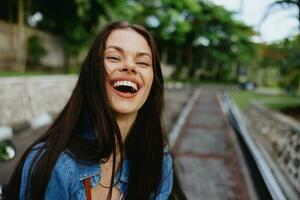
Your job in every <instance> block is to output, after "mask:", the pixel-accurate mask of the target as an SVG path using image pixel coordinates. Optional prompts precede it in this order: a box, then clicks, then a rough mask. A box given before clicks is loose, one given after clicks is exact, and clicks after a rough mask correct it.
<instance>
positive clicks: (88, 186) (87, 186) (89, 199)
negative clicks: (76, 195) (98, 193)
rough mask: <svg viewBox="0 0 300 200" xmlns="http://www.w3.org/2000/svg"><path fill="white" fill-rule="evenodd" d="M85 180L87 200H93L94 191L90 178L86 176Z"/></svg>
mask: <svg viewBox="0 0 300 200" xmlns="http://www.w3.org/2000/svg"><path fill="white" fill-rule="evenodd" d="M83 181H84V189H85V195H86V200H92V191H91V185H90V178H89V177H88V178H86V179H84V180H83Z"/></svg>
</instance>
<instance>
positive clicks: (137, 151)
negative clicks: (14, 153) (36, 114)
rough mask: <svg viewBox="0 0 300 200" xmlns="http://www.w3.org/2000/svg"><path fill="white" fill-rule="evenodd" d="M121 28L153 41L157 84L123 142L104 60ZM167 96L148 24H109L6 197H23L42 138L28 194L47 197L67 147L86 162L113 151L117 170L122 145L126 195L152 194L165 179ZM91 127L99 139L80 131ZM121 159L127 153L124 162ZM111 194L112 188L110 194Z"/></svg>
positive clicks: (17, 171) (102, 159)
mask: <svg viewBox="0 0 300 200" xmlns="http://www.w3.org/2000/svg"><path fill="white" fill-rule="evenodd" d="M116 29H132V30H134V31H136V32H137V33H139V34H141V35H142V36H143V37H144V38H145V39H146V41H147V42H148V44H149V46H150V48H151V51H152V56H153V61H152V62H153V73H154V78H153V83H152V87H151V90H150V93H149V96H148V98H147V100H146V102H145V103H144V105H143V106H142V107H141V108H140V110H139V112H138V115H137V118H136V120H135V122H134V124H133V125H132V127H131V129H130V132H129V134H128V136H127V138H126V141H125V143H124V145H123V143H122V138H121V134H120V130H119V128H118V125H117V122H116V119H115V117H114V113H113V111H112V109H111V107H110V105H109V103H108V102H109V101H108V97H107V93H106V87H105V81H106V76H107V75H106V71H105V67H104V62H103V55H104V50H105V43H106V41H107V38H108V36H109V35H110V33H111V32H112V31H113V30H116ZM163 100H164V85H163V77H162V72H161V67H160V61H159V55H158V51H157V49H156V46H155V43H154V40H153V38H152V36H151V35H150V34H149V33H148V32H147V31H146V30H145V29H144V28H143V27H141V26H138V25H130V24H129V23H127V22H114V23H111V24H109V25H107V26H106V27H104V29H103V31H102V32H101V33H100V34H99V35H98V36H97V37H96V39H95V41H94V42H93V44H92V46H91V49H90V51H89V53H88V55H87V57H86V59H85V61H84V63H83V64H82V67H81V71H80V74H79V79H78V81H77V84H76V86H75V88H74V90H73V92H72V95H71V97H70V99H69V101H68V102H67V104H66V105H65V107H64V108H63V110H62V111H61V113H60V114H59V115H58V117H57V118H56V120H55V121H54V123H53V124H52V125H51V126H50V128H49V129H48V130H47V131H46V133H45V134H44V135H43V136H41V137H40V138H39V139H38V140H36V141H35V142H34V143H33V144H32V145H31V146H30V147H29V148H28V149H27V150H26V151H25V153H24V155H23V156H22V158H21V160H20V161H19V164H18V165H17V167H16V169H15V171H14V173H13V175H12V177H11V179H10V181H9V184H8V187H7V191H6V192H5V197H7V199H18V198H19V193H20V186H21V177H22V168H23V166H24V162H25V160H26V158H27V156H28V154H29V153H30V152H31V151H32V148H33V147H34V146H35V145H37V144H40V143H43V145H42V147H41V148H39V152H38V153H37V154H36V156H35V157H34V159H33V161H32V163H34V165H33V164H31V166H30V170H29V175H28V177H29V178H28V179H29V180H28V181H27V183H30V184H27V186H26V199H34V200H35V199H37V200H39V199H44V196H45V192H46V188H47V185H48V182H49V179H50V176H51V172H52V170H53V168H54V166H55V164H56V162H57V159H58V157H59V155H60V154H61V153H62V152H63V151H67V152H70V154H71V155H72V156H73V157H74V158H75V159H76V160H78V161H87V163H95V162H99V161H100V162H105V161H107V160H108V158H109V156H110V155H113V170H112V171H113V172H114V171H115V167H116V164H115V163H116V157H115V156H116V150H117V149H118V150H120V153H121V155H123V152H124V151H125V155H126V157H127V159H128V161H129V162H130V172H129V182H128V188H127V192H126V199H148V198H149V196H150V194H151V193H152V192H154V193H156V192H157V191H158V189H159V187H160V183H161V180H162V164H163V155H164V152H163V149H164V146H165V145H166V144H167V139H166V135H165V131H164V127H163V124H162V111H163V105H164V103H163ZM86 127H88V128H90V129H91V130H92V131H93V132H94V134H95V138H96V139H94V140H87V139H85V138H84V137H81V136H80V134H78V131H80V130H82V129H83V128H86ZM122 161H123V158H121V163H122ZM112 175H113V174H112ZM175 175H176V174H175ZM176 180H177V179H175V182H174V183H175V185H176ZM111 185H113V176H112V179H111ZM175 187H176V186H175ZM179 189H180V188H179ZM30 191H34V192H30ZM176 191H177V189H176ZM176 191H174V190H173V192H172V195H173V197H175V196H176V195H175V193H176ZM178 191H179V190H178ZM180 191H181V190H180ZM110 196H111V188H110V192H109V196H108V197H110Z"/></svg>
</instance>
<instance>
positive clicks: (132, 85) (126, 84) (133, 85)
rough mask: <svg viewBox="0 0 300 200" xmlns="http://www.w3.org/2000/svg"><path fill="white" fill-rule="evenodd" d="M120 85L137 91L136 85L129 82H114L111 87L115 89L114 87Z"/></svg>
mask: <svg viewBox="0 0 300 200" xmlns="http://www.w3.org/2000/svg"><path fill="white" fill-rule="evenodd" d="M120 85H124V86H131V87H133V88H134V89H135V90H137V88H138V87H137V85H136V84H135V83H133V82H131V81H116V82H114V83H113V85H112V86H113V87H116V86H120Z"/></svg>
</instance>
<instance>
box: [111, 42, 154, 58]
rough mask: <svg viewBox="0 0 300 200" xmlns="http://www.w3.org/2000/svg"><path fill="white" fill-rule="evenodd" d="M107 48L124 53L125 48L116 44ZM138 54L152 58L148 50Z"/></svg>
mask: <svg viewBox="0 0 300 200" xmlns="http://www.w3.org/2000/svg"><path fill="white" fill-rule="evenodd" d="M106 49H115V50H117V51H120V52H122V53H124V49H122V48H121V47H118V46H114V45H111V46H108V47H106V48H105V50H106ZM137 56H149V57H150V58H152V56H151V54H149V53H147V52H137Z"/></svg>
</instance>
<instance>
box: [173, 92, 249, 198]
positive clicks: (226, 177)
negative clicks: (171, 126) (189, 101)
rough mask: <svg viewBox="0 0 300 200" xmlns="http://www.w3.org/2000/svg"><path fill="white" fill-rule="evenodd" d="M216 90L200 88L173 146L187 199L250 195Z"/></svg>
mask: <svg viewBox="0 0 300 200" xmlns="http://www.w3.org/2000/svg"><path fill="white" fill-rule="evenodd" d="M217 92H218V91H217V90H216V89H215V88H203V89H202V93H201V95H200V96H199V97H198V99H197V101H196V103H195V105H194V107H193V108H192V111H191V113H190V114H189V116H188V118H187V121H186V123H185V125H184V126H183V128H182V130H181V132H180V135H179V137H178V139H177V141H176V143H175V146H174V148H173V153H174V156H175V160H176V163H177V167H178V172H179V177H180V179H181V182H182V186H183V189H184V191H185V192H186V194H187V197H188V199H190V200H202V199H205V200H221V199H222V200H225V199H240V200H248V199H253V194H252V193H251V192H249V191H250V189H249V183H246V181H245V180H248V179H247V178H245V174H244V173H243V172H244V171H245V170H244V169H243V170H242V169H241V166H243V163H242V162H241V160H240V157H239V156H238V155H239V154H238V147H237V145H236V144H237V143H236V142H237V141H236V138H235V136H234V133H233V130H232V129H231V127H230V125H229V123H228V121H227V119H226V117H225V115H224V114H223V112H222V109H221V106H220V104H219V101H218V99H217V96H216V94H217ZM243 167H244V168H245V166H243ZM250 196H251V198H250Z"/></svg>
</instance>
